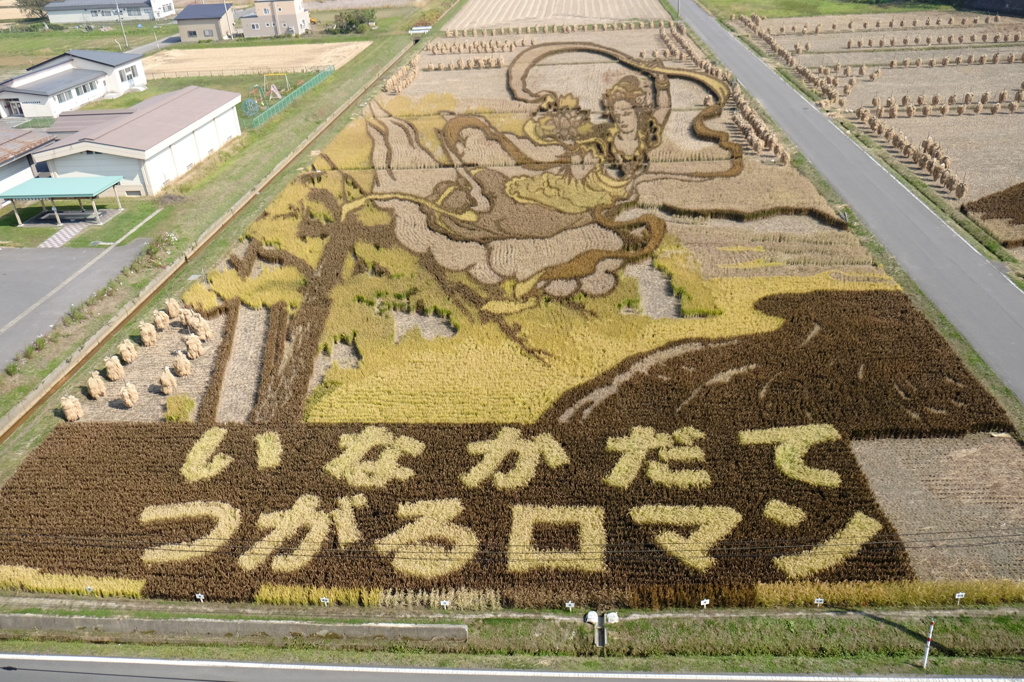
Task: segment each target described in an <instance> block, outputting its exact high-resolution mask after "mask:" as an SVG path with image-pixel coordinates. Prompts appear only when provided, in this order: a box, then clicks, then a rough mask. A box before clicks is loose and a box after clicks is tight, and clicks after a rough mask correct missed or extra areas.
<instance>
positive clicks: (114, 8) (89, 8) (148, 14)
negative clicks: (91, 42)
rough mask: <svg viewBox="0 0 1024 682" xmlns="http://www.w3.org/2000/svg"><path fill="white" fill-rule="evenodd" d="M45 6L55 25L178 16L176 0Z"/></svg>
mask: <svg viewBox="0 0 1024 682" xmlns="http://www.w3.org/2000/svg"><path fill="white" fill-rule="evenodd" d="M43 9H44V10H46V15H47V16H48V17H49V18H50V23H52V24H96V23H102V22H111V21H119V20H120V21H154V20H156V19H163V18H164V17H169V16H173V15H174V0H62V1H61V2H51V3H48V4H47V5H45V6H44V7H43Z"/></svg>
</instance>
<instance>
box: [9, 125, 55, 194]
mask: <svg viewBox="0 0 1024 682" xmlns="http://www.w3.org/2000/svg"><path fill="white" fill-rule="evenodd" d="M51 140H53V136H52V135H50V134H48V133H44V132H43V131H41V130H15V129H13V128H0V192H4V191H6V190H9V189H11V188H12V187H17V186H18V185H20V184H21V183H23V182H25V181H26V180H31V179H32V178H33V177H35V176H34V174H33V172H32V164H31V163H30V162H29V154H31V153H32V150H33V149H37V148H38V147H41V146H43V145H44V144H46V143H47V142H50V141H51ZM0 203H3V202H2V201H0Z"/></svg>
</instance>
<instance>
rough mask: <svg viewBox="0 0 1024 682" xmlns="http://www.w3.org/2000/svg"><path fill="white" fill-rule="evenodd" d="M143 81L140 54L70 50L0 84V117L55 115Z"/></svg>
mask: <svg viewBox="0 0 1024 682" xmlns="http://www.w3.org/2000/svg"><path fill="white" fill-rule="evenodd" d="M145 84H146V72H145V71H144V70H143V68H142V55H141V54H134V53H132V52H123V53H122V52H99V51H96V50H70V51H68V52H65V53H64V54H62V55H60V56H59V57H53V58H52V59H47V60H46V61H45V62H41V63H39V64H36V65H35V66H33V67H30V68H29V69H28V70H27V71H26V72H25V73H23V74H20V75H18V76H15V77H14V78H9V79H7V80H5V81H3V82H2V83H0V118H7V117H8V116H24V117H26V118H35V117H40V116H49V117H52V118H56V117H57V116H59V115H60V114H62V113H64V112H65V111H71V110H72V109H77V108H79V107H81V106H82V105H84V104H87V103H89V102H92V101H94V100H97V99H102V98H104V97H117V96H119V95H123V94H124V93H125V92H127V91H128V90H130V89H132V88H141V87H143V86H144V85H145Z"/></svg>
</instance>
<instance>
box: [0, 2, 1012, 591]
mask: <svg viewBox="0 0 1024 682" xmlns="http://www.w3.org/2000/svg"><path fill="white" fill-rule="evenodd" d="M637 24H639V22H633V23H631V24H630V25H631V26H632V27H631V28H628V27H625V26H619V27H617V28H611V29H600V28H597V26H596V25H590V26H589V27H584V26H580V27H577V29H576V30H575V31H569V32H570V33H574V35H572V36H567V35H564V34H563V32H562V31H559V32H557V33H554V32H553V33H550V34H545V33H538V32H527V31H525V30H522V31H520V30H518V29H512V30H509V31H508V32H506V33H503V34H497V35H494V34H488V35H486V36H465V35H463V36H457V35H452V36H449V37H446V38H439V39H437V40H436V41H435V42H434V43H431V44H430V45H429V46H427V49H426V50H425V51H424V52H423V53H422V56H421V57H420V58H418V59H417V60H416V61H414V63H412V64H411V65H410V66H408V67H406V68H405V69H403V70H402V71H401V72H399V73H398V74H396V76H395V77H394V78H393V79H392V80H391V81H389V83H388V85H387V92H385V93H382V94H380V95H378V96H377V97H376V98H375V99H374V100H373V102H372V103H371V104H370V105H369V106H368V107H367V108H366V110H365V113H364V116H363V117H362V118H359V119H357V120H355V121H354V122H352V123H351V124H350V125H349V126H348V127H347V128H345V129H344V130H343V131H342V132H341V134H340V135H339V136H338V137H337V138H336V139H335V140H334V141H333V142H331V143H330V144H329V145H326V146H325V147H324V148H323V149H321V150H320V152H319V154H318V155H317V156H316V157H315V161H314V164H313V167H312V168H310V169H308V171H306V172H304V173H302V174H301V175H300V176H299V177H298V178H297V179H296V180H295V181H294V182H293V183H292V184H291V185H290V186H289V187H288V188H287V189H286V190H285V191H284V192H283V193H282V194H281V195H280V196H278V197H277V199H276V200H275V201H274V202H273V203H272V205H271V206H270V207H269V208H268V210H267V211H266V213H265V214H264V215H263V216H262V217H260V218H259V219H258V220H257V221H255V222H254V223H253V224H252V225H251V226H250V227H249V229H248V232H247V235H246V239H245V241H244V242H242V243H239V244H238V245H237V246H236V247H235V248H234V249H233V250H232V252H231V253H230V254H229V255H228V257H227V258H226V260H225V262H224V264H223V267H222V268H221V269H220V270H219V271H214V272H208V273H207V277H206V279H205V280H203V281H198V282H195V283H194V284H193V285H192V286H191V287H190V288H189V289H188V290H187V291H185V292H184V294H183V295H182V296H181V303H182V304H183V306H184V308H183V309H180V310H179V306H178V301H168V302H167V305H166V306H165V310H162V311H156V312H155V314H154V317H153V322H152V323H149V322H147V323H145V325H144V327H143V328H140V334H139V336H138V337H132V338H130V339H128V340H127V341H126V342H125V344H122V348H121V349H120V356H119V357H114V356H112V357H111V358H108V359H107V362H106V365H105V366H102V365H98V366H97V367H96V370H97V374H96V375H95V376H94V377H93V379H92V380H90V384H89V385H88V386H85V387H82V389H81V393H80V394H79V395H77V396H74V397H75V399H76V400H77V402H78V404H79V408H78V409H77V411H76V408H74V407H73V405H72V404H71V403H70V401H69V408H68V409H69V413H70V414H74V415H79V414H80V416H81V419H80V420H77V421H75V422H74V423H70V424H64V425H62V426H60V427H59V428H57V429H56V430H55V431H54V432H53V434H52V435H51V436H50V437H49V438H48V439H47V440H46V441H45V442H44V443H43V444H42V445H41V446H40V447H39V449H38V450H37V451H36V452H35V453H34V454H33V455H32V456H31V457H30V458H29V459H28V460H26V462H25V463H24V465H23V466H22V467H21V469H20V470H19V471H18V472H17V473H16V474H15V475H14V476H13V477H12V478H11V479H10V480H9V481H8V482H7V484H6V485H5V486H4V488H3V489H2V490H0V500H2V506H3V509H4V519H5V521H4V524H3V525H4V531H3V534H0V564H2V566H0V581H3V584H5V585H17V586H20V587H23V588H26V589H40V590H51V591H52V590H58V591H71V592H76V591H83V590H84V587H85V586H86V585H91V586H94V587H95V586H99V587H97V589H101V591H103V592H104V593H110V594H127V595H146V596H158V597H170V598H180V599H190V598H192V597H193V595H194V594H195V593H196V592H201V593H203V594H205V595H206V597H207V598H209V599H227V600H243V601H249V600H257V601H301V602H305V601H309V600H312V601H314V602H315V601H316V600H317V599H318V598H319V596H321V595H329V596H330V597H331V598H332V599H333V600H334V601H338V602H342V603H361V604H366V605H375V604H380V603H387V602H388V600H389V599H391V600H394V599H396V595H403V594H421V593H422V594H435V595H437V594H442V595H448V597H441V598H449V599H450V600H451V601H452V604H453V606H454V607H456V608H458V607H472V606H484V607H487V608H494V607H495V606H496V605H505V606H519V607H552V606H557V605H560V604H562V603H563V602H564V601H567V600H570V599H571V600H573V601H575V602H576V603H578V604H581V605H582V604H598V603H603V604H621V605H630V606H634V607H652V606H653V607H657V606H672V605H692V604H693V603H695V599H697V598H699V595H700V596H707V595H714V596H715V598H716V599H721V600H722V601H724V602H728V603H735V604H744V603H750V599H751V598H752V597H751V595H752V594H753V591H754V590H755V588H756V587H757V586H758V585H764V584H768V585H782V586H783V589H784V587H785V586H786V585H798V584H799V585H803V584H805V583H807V582H808V581H822V582H841V581H892V580H906V579H913V578H916V577H928V578H934V577H953V576H952V574H947V575H945V576H943V575H938V576H936V575H935V574H934V571H933V572H930V573H927V574H926V573H925V572H924V567H926V566H928V565H929V562H930V560H931V559H932V558H933V557H934V556H935V552H936V551H940V550H937V549H936V548H935V547H934V543H926V542H922V541H921V536H920V534H918V533H915V531H914V527H913V524H914V523H915V521H916V520H917V518H916V517H915V515H914V510H913V508H909V509H908V508H907V507H906V506H903V507H900V506H898V505H899V499H898V498H900V497H901V495H900V492H899V491H893V490H892V488H891V486H890V487H886V486H885V485H884V482H885V480H886V479H887V478H890V479H891V478H892V471H891V470H890V471H889V475H888V476H886V471H887V469H886V467H890V466H892V462H900V463H901V466H907V467H908V469H910V470H913V471H914V473H915V478H914V480H918V481H921V482H920V484H919V485H921V486H925V485H932V483H930V481H931V479H929V478H928V475H929V474H928V469H927V467H920V466H919V467H916V468H914V467H909V466H908V465H907V463H908V462H911V463H912V462H915V461H921V462H932V463H934V462H939V463H941V462H948V461H952V460H951V458H954V456H953V455H952V454H951V453H958V452H963V451H964V450H965V449H969V448H976V449H977V452H979V453H980V454H978V455H977V458H978V459H979V461H984V460H985V457H995V456H998V457H1005V454H1004V453H1005V452H1006V451H1014V448H1016V450H1015V451H1016V452H1019V447H1017V446H1016V444H1015V443H1014V442H1013V441H1012V440H1010V441H1006V440H1005V439H998V440H999V443H1000V446H1001V447H1004V450H1000V451H999V453H997V454H995V455H994V454H993V451H991V450H990V449H988V447H987V445H986V443H985V442H984V439H991V437H990V436H988V435H987V434H988V432H1004V431H1012V428H1013V427H1012V425H1011V424H1010V421H1009V419H1008V417H1007V415H1006V414H1005V413H1004V412H1003V411H1002V409H1001V408H1000V407H999V405H998V404H997V402H996V401H995V400H994V398H993V397H992V396H991V395H989V394H988V393H987V392H986V390H985V389H984V388H983V387H982V386H981V385H980V384H979V383H978V382H977V381H976V380H975V379H974V378H973V376H972V375H971V374H970V372H969V371H968V370H967V369H966V368H965V367H964V366H963V365H962V363H961V362H960V360H959V359H958V358H957V357H956V355H955V354H954V353H953V352H952V351H951V350H950V348H949V347H948V345H947V344H946V342H945V341H944V340H943V339H942V337H941V336H939V334H938V333H937V332H936V331H935V330H934V329H932V328H931V327H930V326H929V324H928V322H927V320H926V319H925V318H924V317H923V316H922V315H921V314H920V313H919V312H917V311H916V310H915V309H914V307H913V305H912V304H911V302H910V299H909V298H908V297H907V296H906V295H905V294H904V293H903V292H902V291H900V289H899V287H898V286H897V285H896V284H895V283H894V282H893V281H892V280H891V279H890V278H889V277H888V276H886V275H885V274H884V273H883V272H882V271H881V270H879V269H878V268H877V267H876V266H874V265H873V264H872V259H871V257H870V255H869V254H868V253H867V252H866V251H865V249H864V248H863V247H862V246H861V244H860V242H859V240H858V239H857V238H856V237H855V236H853V235H852V234H850V233H849V232H848V231H846V229H845V223H844V222H843V220H842V218H841V217H840V216H839V215H838V214H837V213H836V212H835V211H834V209H833V208H832V207H831V206H830V205H829V203H828V202H827V201H826V200H825V199H824V198H823V197H822V196H821V195H820V194H818V192H817V191H816V190H815V189H814V186H813V185H812V184H811V182H809V181H808V180H807V179H806V178H804V176H802V175H801V174H800V173H799V172H798V171H797V170H796V169H794V168H793V167H792V166H791V165H790V164H789V154H790V152H789V151H788V150H787V149H786V148H785V147H784V146H783V145H782V144H781V143H780V141H779V140H778V139H776V137H775V135H774V133H773V132H772V130H771V128H770V127H769V126H767V125H766V124H765V122H764V121H763V120H761V119H760V117H759V116H758V114H757V112H756V110H755V109H754V108H753V107H752V106H751V104H750V103H749V102H747V101H746V100H745V99H744V98H743V96H742V94H741V93H738V92H733V91H731V89H730V86H729V85H728V80H729V78H728V74H726V73H723V72H722V71H721V70H720V69H719V68H717V67H715V66H714V65H713V64H710V63H708V62H707V60H706V58H705V56H704V55H703V54H702V53H700V51H699V49H698V48H697V47H696V45H695V44H694V43H693V42H692V41H691V40H690V38H689V37H688V35H687V34H686V32H685V30H684V29H683V28H682V27H681V26H678V25H673V24H669V23H668V22H665V21H662V20H653V21H645V22H644V25H643V26H642V27H640V26H637ZM452 71H457V72H458V73H451V72H452ZM150 324H152V326H150ZM125 356H127V358H126V357H125ZM128 359H130V362H128V364H127V366H122V365H123V364H124V363H125V362H127V360H128ZM186 361H187V364H186ZM162 368H163V371H161V369H162ZM122 374H123V375H124V376H123V377H122ZM171 379H173V381H172V380H171ZM129 383H130V384H131V386H132V388H133V389H134V391H135V393H134V394H132V393H131V391H127V386H128V384H129ZM99 392H102V393H103V394H104V395H98V396H96V399H95V400H90V398H89V395H91V394H92V395H94V394H96V393H99ZM185 397H187V398H188V400H185V399H184V398H185ZM129 403H130V405H129ZM172 418H173V421H172ZM965 439H966V440H965ZM972 439H973V440H972ZM979 439H981V440H979ZM992 440H996V439H992ZM907 444H910V445H909V446H907ZM1018 461H1019V458H1018ZM1004 468H1005V469H1006V470H1005V472H1004V476H1005V479H1006V480H1010V481H1013V480H1016V478H1015V477H1021V476H1022V472H1020V471H1017V470H1016V469H1014V467H1013V466H1009V465H1008V468H1007V467H1004ZM947 483H948V485H947V486H946V488H941V486H940V485H939V484H937V483H936V484H935V486H936V490H937V492H935V494H934V496H933V497H934V498H935V499H936V500H937V501H936V504H938V505H940V508H943V509H945V508H954V506H955V503H954V500H955V499H960V500H961V501H962V502H963V504H962V505H960V506H959V507H956V508H957V509H958V512H957V513H959V514H961V515H962V517H963V519H964V523H965V524H967V525H968V526H969V525H970V524H971V523H976V522H978V519H979V518H982V511H980V510H981V509H982V508H983V506H984V504H986V502H985V500H988V499H989V498H988V497H986V495H988V492H986V491H984V490H982V491H980V492H977V494H975V496H974V497H971V496H970V494H968V493H970V492H971V491H973V490H974V489H973V488H971V486H972V485H975V484H976V482H975V481H966V482H961V483H957V482H947ZM958 486H960V487H958ZM968 489H970V490H968ZM989 492H991V491H989ZM971 494H974V493H971ZM944 496H945V497H944ZM957 496H959V498H958V497H957ZM904 497H905V495H904ZM975 502H977V505H975V506H974V507H972V504H974V503H975ZM941 504H947V505H948V506H947V507H941ZM978 505H981V506H978ZM952 544H953V545H954V546H952V547H949V546H947V547H945V548H943V549H941V551H942V552H945V553H946V554H945V555H946V556H948V555H949V553H950V552H952V553H953V554H956V552H962V551H964V550H962V548H960V547H959V546H958V545H957V544H956V543H952ZM969 552H970V556H969V557H968V558H969V559H970V561H971V562H972V563H971V564H970V565H971V573H970V575H971V576H972V577H979V578H980V577H1010V576H1012V575H1019V570H1020V567H1021V562H1022V560H1024V554H1022V553H1021V551H1020V547H1019V546H1014V545H1012V544H1011V543H1003V548H1002V549H1001V551H1000V553H999V554H998V556H996V555H993V554H991V553H986V550H984V549H977V548H973V549H970V550H969ZM960 565H966V564H960ZM951 570H952V569H951ZM956 577H959V575H957V576H956Z"/></svg>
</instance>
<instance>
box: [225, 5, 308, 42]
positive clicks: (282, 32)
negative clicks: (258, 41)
mask: <svg viewBox="0 0 1024 682" xmlns="http://www.w3.org/2000/svg"><path fill="white" fill-rule="evenodd" d="M239 20H240V21H241V24H242V34H243V35H244V36H245V37H246V38H269V37H271V36H286V35H302V34H303V33H306V32H308V31H309V10H307V9H306V8H305V7H303V6H302V0H256V3H255V4H254V5H253V9H252V10H250V11H248V12H246V13H245V14H243V15H242V16H241V17H239Z"/></svg>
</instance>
